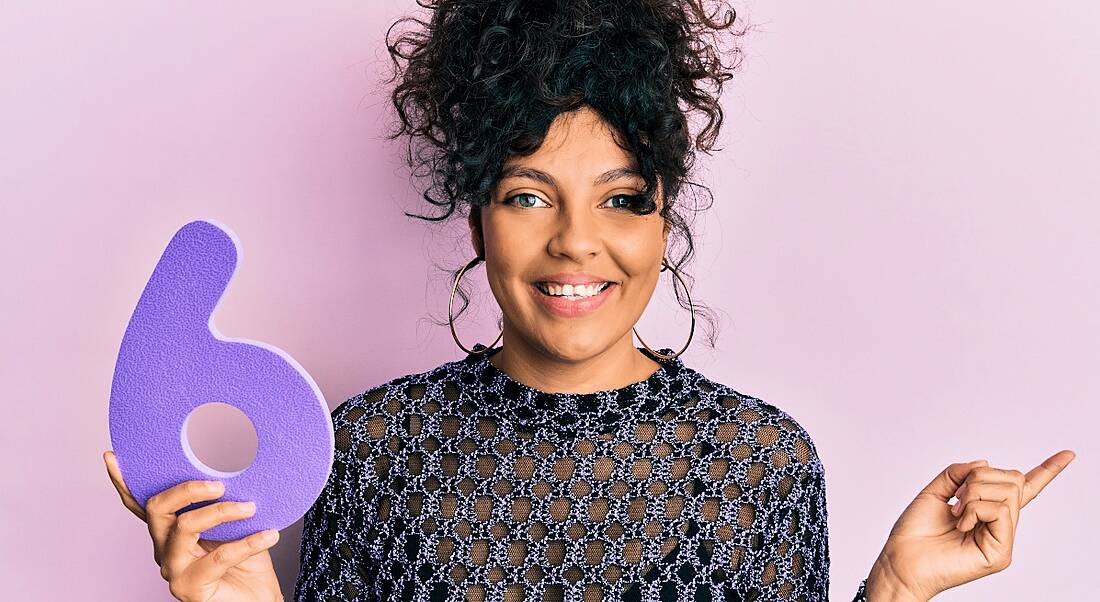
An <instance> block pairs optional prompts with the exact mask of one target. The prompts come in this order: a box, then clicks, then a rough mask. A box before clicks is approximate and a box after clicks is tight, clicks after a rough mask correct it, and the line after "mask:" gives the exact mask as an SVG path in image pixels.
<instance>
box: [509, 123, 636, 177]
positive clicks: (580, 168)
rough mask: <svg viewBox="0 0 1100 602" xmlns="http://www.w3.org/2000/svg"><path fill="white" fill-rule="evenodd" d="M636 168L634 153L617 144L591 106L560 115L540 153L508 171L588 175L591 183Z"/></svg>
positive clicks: (514, 159) (514, 160)
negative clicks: (529, 169) (619, 170)
mask: <svg viewBox="0 0 1100 602" xmlns="http://www.w3.org/2000/svg"><path fill="white" fill-rule="evenodd" d="M635 166H636V163H635V161H634V157H633V156H632V154H631V153H630V152H628V151H627V150H625V149H623V148H621V147H620V146H619V145H618V144H616V142H615V137H614V132H613V130H612V128H611V126H610V124H608V123H607V122H606V121H604V120H603V118H602V117H600V115H599V113H597V112H596V111H594V110H592V109H590V108H588V107H582V108H580V109H577V110H575V111H572V112H570V113H562V114H559V115H558V116H557V117H556V118H555V119H554V121H553V122H552V123H551V124H550V128H549V129H548V130H547V133H546V137H545V138H544V139H543V142H542V145H541V146H539V148H538V150H537V151H535V152H534V153H532V154H530V155H527V156H522V157H512V158H510V159H509V160H508V161H507V162H506V163H505V168H508V167H532V168H536V169H539V170H543V171H548V172H561V173H563V174H564V173H568V174H570V175H577V176H585V178H586V179H587V180H591V179H592V177H595V176H598V175H601V174H603V173H605V172H607V171H608V170H612V169H616V168H622V167H635ZM508 171H514V170H508V169H505V172H504V173H502V174H501V175H502V177H504V176H506V175H507V172H508ZM589 176H591V177H589Z"/></svg>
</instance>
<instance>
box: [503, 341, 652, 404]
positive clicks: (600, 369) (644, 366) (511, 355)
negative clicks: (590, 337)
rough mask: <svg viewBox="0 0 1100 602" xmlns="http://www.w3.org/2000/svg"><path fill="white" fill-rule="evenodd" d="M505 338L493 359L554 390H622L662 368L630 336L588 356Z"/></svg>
mask: <svg viewBox="0 0 1100 602" xmlns="http://www.w3.org/2000/svg"><path fill="white" fill-rule="evenodd" d="M503 341H504V342H503V343H502V344H501V350H500V351H498V352H495V353H493V354H492V355H491V356H490V357H489V362H490V363H491V364H493V366H494V367H496V368H497V369H498V370H500V371H502V372H504V373H505V374H507V375H508V376H510V377H512V378H513V379H514V380H517V381H519V382H521V383H523V384H525V385H527V386H529V387H533V388H535V389H539V390H540V391H547V392H550V393H592V392H595V391H604V390H608V389H619V388H622V387H625V386H628V385H631V384H633V383H636V382H640V381H643V380H645V379H647V378H649V376H651V375H652V374H653V373H654V372H656V371H657V370H658V369H659V368H660V364H658V363H657V362H655V361H653V360H652V359H650V358H648V357H646V356H645V354H643V353H642V352H640V351H638V349H637V348H636V347H634V344H633V338H632V337H630V336H629V335H628V336H627V337H625V338H623V339H622V340H621V341H619V342H617V343H615V344H614V345H612V346H611V347H609V348H607V349H606V350H604V351H602V352H600V353H598V354H596V355H594V356H591V357H586V358H562V357H560V356H556V355H553V354H551V353H548V352H546V350H544V349H540V348H537V347H535V346H533V345H528V344H526V343H525V342H524V341H521V340H513V339H512V338H510V337H509V336H508V333H507V332H505V334H504V337H503Z"/></svg>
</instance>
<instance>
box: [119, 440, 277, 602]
mask: <svg viewBox="0 0 1100 602" xmlns="http://www.w3.org/2000/svg"><path fill="white" fill-rule="evenodd" d="M103 461H104V462H105V463H106V464H107V474H108V475H110V477H111V482H112V483H113V484H114V486H115V489H116V490H117V491H118V494H119V496H121V497H122V503H123V504H124V505H125V506H126V507H127V508H128V509H129V510H130V512H133V513H134V515H136V516H137V517H138V518H140V519H141V520H143V521H145V523H146V524H147V525H148V526H149V534H150V535H151V536H152V538H153V559H154V560H156V563H157V564H158V565H160V576H161V577H163V578H164V580H165V581H167V582H168V590H169V591H170V592H171V593H172V596H174V597H175V598H176V599H177V600H182V601H184V602H239V601H244V600H248V601H253V600H256V601H262V602H271V601H281V600H282V599H283V597H282V592H281V591H280V589H279V579H278V577H277V575H276V574H275V567H274V565H272V563H271V554H269V553H268V551H267V550H268V548H270V547H271V546H273V545H275V543H276V542H277V541H278V540H279V531H278V530H276V529H269V530H267V531H260V532H258V533H253V534H252V535H249V536H247V537H243V538H241V539H237V540H233V541H212V540H209V539H200V538H199V534H200V533H202V532H203V531H206V530H208V529H211V528H213V527H214V526H216V525H219V524H221V523H223V522H227V521H231V520H241V519H245V518H248V517H249V516H252V514H253V513H254V512H255V505H254V504H253V503H252V502H244V503H238V502H228V501H227V502H217V503H214V504H208V505H206V506H203V507H202V508H196V509H194V510H189V511H187V512H184V513H183V514H181V515H179V516H176V511H177V510H179V509H180V508H183V507H185V506H188V505H190V504H194V503H196V502H201V501H203V500H211V499H217V498H219V497H221V495H222V493H223V492H224V487H225V486H224V484H223V483H221V482H219V481H185V482H183V483H180V484H179V485H176V486H174V487H169V488H168V489H165V490H164V491H161V492H160V493H158V494H156V495H153V496H150V497H149V499H148V500H147V501H146V503H145V507H144V508H142V506H141V504H138V502H137V501H136V500H135V499H134V496H133V495H131V494H130V490H129V488H128V487H126V483H125V482H124V481H123V480H122V473H121V471H120V470H119V468H118V458H116V457H115V454H114V452H113V451H110V450H108V451H106V452H104V453H103ZM207 483H213V484H214V487H213V488H208V487H207ZM249 506H251V507H249ZM267 536H270V539H268V538H267Z"/></svg>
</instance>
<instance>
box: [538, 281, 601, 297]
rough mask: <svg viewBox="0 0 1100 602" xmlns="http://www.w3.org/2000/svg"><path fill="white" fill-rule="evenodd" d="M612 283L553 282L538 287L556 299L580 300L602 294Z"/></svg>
mask: <svg viewBox="0 0 1100 602" xmlns="http://www.w3.org/2000/svg"><path fill="white" fill-rule="evenodd" d="M609 285H610V283H607V282H604V283H600V284H587V285H586V284H554V283H552V282H540V283H538V285H537V286H538V287H539V288H540V289H542V292H544V293H546V294H548V295H551V296H554V297H572V298H575V299H580V298H583V297H592V296H594V295H598V294H600V293H601V292H602V291H603V289H604V288H605V287H606V286H609Z"/></svg>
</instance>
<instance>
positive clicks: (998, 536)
mask: <svg viewBox="0 0 1100 602" xmlns="http://www.w3.org/2000/svg"><path fill="white" fill-rule="evenodd" d="M1076 457H1077V455H1076V454H1075V453H1074V452H1073V451H1072V450H1068V449H1066V450H1062V451H1060V452H1058V453H1056V454H1054V455H1053V456H1051V457H1049V458H1047V459H1046V460H1045V461H1044V462H1043V463H1042V464H1040V465H1039V466H1036V467H1035V468H1033V469H1031V470H1030V471H1028V473H1027V474H1024V473H1022V472H1020V471H1018V470H1013V469H1000V468H993V467H991V466H989V463H988V462H986V461H985V460H977V461H974V462H967V463H960V464H952V465H950V466H948V467H947V468H945V469H944V470H943V472H941V473H940V474H938V475H937V476H936V478H935V479H933V480H932V482H931V483H929V484H928V486H926V487H925V488H924V489H923V490H922V491H921V492H920V493H919V494H918V495H917V497H916V498H915V499H914V500H913V501H912V502H911V503H910V504H909V506H908V507H907V508H906V509H905V511H904V512H903V513H902V515H901V516H900V517H899V518H898V520H897V522H896V523H894V527H893V529H891V530H890V536H889V538H888V539H887V541H886V545H885V546H883V549H882V552H881V553H880V554H879V558H878V560H876V562H875V567H874V568H873V569H872V571H871V575H870V576H869V577H868V579H867V599H868V600H872V601H877V600H878V599H887V598H890V597H892V596H896V599H912V598H915V599H918V600H928V599H930V598H931V597H932V596H934V595H936V594H938V593H940V592H942V591H944V590H947V589H950V588H952V587H955V586H957V585H962V584H963V583H967V582H969V581H973V580H975V579H979V578H981V577H985V576H986V575H990V574H992V573H996V572H998V571H1002V570H1004V569H1005V568H1007V567H1008V565H1009V564H1010V563H1011V562H1012V542H1013V540H1014V539H1015V536H1016V524H1017V522H1018V521H1019V519H1020V510H1021V509H1022V508H1023V507H1024V506H1026V505H1027V504H1028V502H1030V501H1031V500H1033V499H1035V496H1037V495H1039V492H1040V491H1042V490H1043V488H1044V487H1046V486H1047V485H1048V484H1049V483H1050V482H1051V481H1052V480H1054V477H1056V476H1058V474H1059V473H1060V472H1062V469H1064V468H1065V467H1066V466H1068V465H1069V463H1070V462H1072V461H1073V459H1074V458H1076ZM952 496H954V497H957V498H958V500H959V501H958V502H956V503H955V505H954V506H951V505H950V504H948V501H949V500H950V499H951V497H952ZM888 592H889V593H890V594H892V596H891V595H888Z"/></svg>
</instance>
